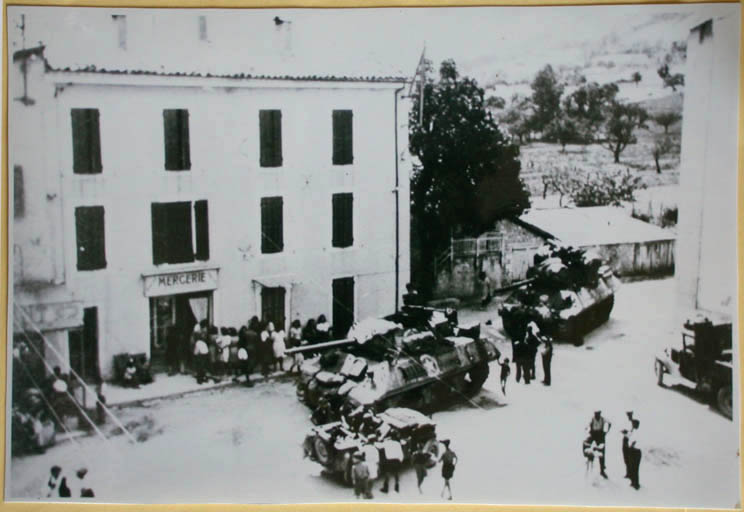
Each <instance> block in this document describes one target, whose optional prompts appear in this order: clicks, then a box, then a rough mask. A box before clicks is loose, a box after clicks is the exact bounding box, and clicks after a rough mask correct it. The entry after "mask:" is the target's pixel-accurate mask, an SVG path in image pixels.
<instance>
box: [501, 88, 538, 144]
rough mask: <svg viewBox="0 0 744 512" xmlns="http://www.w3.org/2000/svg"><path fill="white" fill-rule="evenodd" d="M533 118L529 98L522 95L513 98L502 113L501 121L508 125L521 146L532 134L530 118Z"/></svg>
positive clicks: (511, 133)
mask: <svg viewBox="0 0 744 512" xmlns="http://www.w3.org/2000/svg"><path fill="white" fill-rule="evenodd" d="M531 116H532V104H531V103H530V100H529V98H526V97H524V96H522V95H521V94H514V95H513V96H512V97H511V100H510V102H509V106H508V107H507V108H506V109H505V110H503V111H502V113H501V114H500V116H499V121H500V122H501V123H503V124H504V125H506V127H507V130H508V131H509V134H510V135H511V136H512V138H514V137H516V138H517V139H518V140H519V144H520V145H522V143H523V142H524V141H525V139H528V137H529V134H530V118H531Z"/></svg>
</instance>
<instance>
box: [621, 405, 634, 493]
mask: <svg viewBox="0 0 744 512" xmlns="http://www.w3.org/2000/svg"><path fill="white" fill-rule="evenodd" d="M625 414H626V415H627V417H628V423H627V425H626V426H625V428H624V429H623V430H621V432H622V434H623V462H624V463H625V478H630V456H629V454H630V451H629V450H628V437H629V436H630V432H631V431H632V430H633V411H628V412H626V413H625Z"/></svg>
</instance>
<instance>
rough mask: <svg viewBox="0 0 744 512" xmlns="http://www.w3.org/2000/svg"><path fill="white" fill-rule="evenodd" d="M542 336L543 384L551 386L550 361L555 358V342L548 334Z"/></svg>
mask: <svg viewBox="0 0 744 512" xmlns="http://www.w3.org/2000/svg"><path fill="white" fill-rule="evenodd" d="M542 338H543V339H542V345H541V346H540V357H541V358H542V367H543V384H545V385H546V386H550V363H551V361H552V360H553V342H552V341H551V339H550V338H549V337H548V336H543V337H542Z"/></svg>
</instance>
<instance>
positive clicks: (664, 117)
mask: <svg viewBox="0 0 744 512" xmlns="http://www.w3.org/2000/svg"><path fill="white" fill-rule="evenodd" d="M653 119H654V122H655V123H656V124H658V125H659V126H661V127H663V128H664V133H665V134H666V133H669V127H670V126H671V125H673V124H674V123H676V122H678V121H681V120H682V116H681V115H680V114H678V113H677V112H673V111H671V110H670V111H668V112H661V113H659V114H656V115H655V116H654V117H653Z"/></svg>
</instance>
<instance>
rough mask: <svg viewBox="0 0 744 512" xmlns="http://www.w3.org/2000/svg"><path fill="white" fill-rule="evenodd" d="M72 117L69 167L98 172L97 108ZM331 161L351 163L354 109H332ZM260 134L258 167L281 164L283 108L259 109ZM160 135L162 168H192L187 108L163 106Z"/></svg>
mask: <svg viewBox="0 0 744 512" xmlns="http://www.w3.org/2000/svg"><path fill="white" fill-rule="evenodd" d="M71 118H72V155H73V159H72V168H73V172H74V173H75V174H99V173H101V172H102V170H103V165H102V162H101V132H100V125H99V122H98V119H99V112H98V109H95V108H73V109H71ZM331 119H332V124H333V154H332V158H331V160H332V162H333V165H350V164H352V163H354V143H353V128H352V125H353V112H352V111H351V110H334V111H333V113H332V116H331ZM258 120H259V138H260V165H261V167H281V166H282V161H283V159H282V111H281V110H260V111H259V115H258ZM163 135H164V141H165V170H166V171H187V170H189V169H191V150H190V145H189V112H188V110H185V109H166V110H163Z"/></svg>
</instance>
